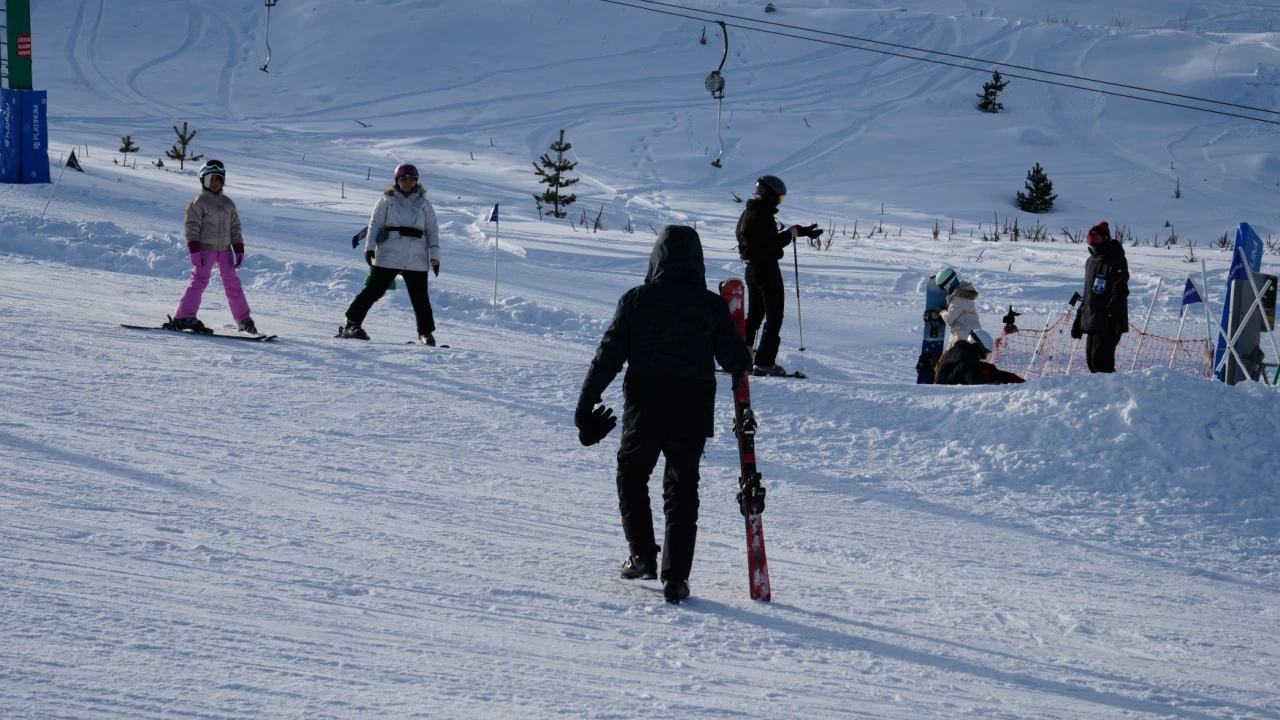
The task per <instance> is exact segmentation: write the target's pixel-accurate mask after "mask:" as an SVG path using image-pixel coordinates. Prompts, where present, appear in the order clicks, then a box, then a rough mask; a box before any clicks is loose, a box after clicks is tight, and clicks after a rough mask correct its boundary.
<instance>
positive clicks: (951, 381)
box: [933, 330, 1025, 385]
mask: <svg viewBox="0 0 1280 720" xmlns="http://www.w3.org/2000/svg"><path fill="white" fill-rule="evenodd" d="M994 347H995V342H994V341H992V339H991V334H990V333H988V332H987V331H986V330H974V331H973V332H972V333H970V335H969V339H968V340H957V341H956V343H955V344H954V345H952V346H951V347H950V348H949V349H948V350H947V351H946V352H945V353H943V355H942V359H941V360H939V361H938V369H937V370H936V371H935V377H934V381H933V382H934V384H936V385H1004V384H1005V383H1020V382H1025V381H1024V380H1023V379H1022V378H1021V377H1019V376H1017V375H1015V374H1013V373H1011V372H1007V371H1005V370H1001V369H1000V368H998V367H996V366H995V365H992V364H991V363H989V362H984V360H983V359H984V358H985V357H986V356H987V355H989V354H991V348H994Z"/></svg>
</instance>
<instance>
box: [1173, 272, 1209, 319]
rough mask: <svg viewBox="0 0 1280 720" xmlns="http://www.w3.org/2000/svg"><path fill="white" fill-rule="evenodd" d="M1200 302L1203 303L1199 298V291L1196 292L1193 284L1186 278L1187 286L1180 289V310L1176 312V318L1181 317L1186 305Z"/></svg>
mask: <svg viewBox="0 0 1280 720" xmlns="http://www.w3.org/2000/svg"><path fill="white" fill-rule="evenodd" d="M1202 302H1204V299H1203V298H1201V297H1200V291H1198V290H1196V286H1195V283H1193V282H1191V278H1187V286H1186V287H1185V288H1183V289H1182V308H1181V309H1179V310H1178V316H1179V317H1181V316H1182V313H1183V312H1184V311H1185V310H1186V309H1187V306H1188V305H1193V304H1195V303H1202Z"/></svg>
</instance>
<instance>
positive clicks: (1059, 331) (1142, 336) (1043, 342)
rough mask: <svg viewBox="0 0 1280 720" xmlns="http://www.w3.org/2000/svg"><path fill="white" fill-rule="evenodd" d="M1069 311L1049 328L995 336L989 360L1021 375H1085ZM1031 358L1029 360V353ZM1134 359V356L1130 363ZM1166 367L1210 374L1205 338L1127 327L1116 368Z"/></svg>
mask: <svg viewBox="0 0 1280 720" xmlns="http://www.w3.org/2000/svg"><path fill="white" fill-rule="evenodd" d="M1073 319H1074V318H1073V316H1072V314H1071V313H1070V312H1065V313H1063V314H1062V317H1060V318H1058V319H1057V320H1055V321H1054V322H1053V323H1052V324H1051V325H1049V329H1048V330H1031V329H1026V328H1018V329H1016V330H1014V331H1013V332H1007V333H1004V334H1002V335H1000V336H998V337H997V338H996V348H995V352H994V353H992V360H991V361H992V362H993V363H995V364H996V365H998V366H999V367H1000V369H1001V370H1008V371H1009V372H1014V373H1017V374H1019V375H1022V376H1023V377H1025V378H1026V379H1028V380H1031V379H1034V378H1042V377H1052V376H1055V375H1087V374H1089V366H1088V363H1087V362H1086V361H1085V356H1084V348H1085V340H1086V338H1080V339H1079V340H1075V339H1073V338H1072V337H1071V323H1072V320H1073ZM1033 356H1034V357H1035V361H1034V363H1033V362H1032V357H1033ZM1134 358H1137V362H1136V364H1135V362H1134ZM1152 367H1167V368H1171V369H1173V370H1177V371H1178V372H1182V373H1186V374H1188V375H1193V376H1195V377H1205V378H1207V377H1209V372H1210V369H1211V367H1212V355H1211V354H1210V353H1209V344H1208V343H1207V342H1206V341H1205V339H1204V338H1183V339H1181V340H1174V339H1173V338H1167V337H1161V336H1159V335H1153V334H1151V333H1143V332H1141V331H1140V330H1139V329H1138V327H1137V326H1136V325H1133V324H1132V323H1130V325H1129V332H1127V333H1125V334H1124V336H1123V337H1122V338H1121V339H1120V345H1119V346H1117V347H1116V370H1117V371H1121V372H1123V371H1127V370H1130V369H1134V370H1144V369H1146V368H1152Z"/></svg>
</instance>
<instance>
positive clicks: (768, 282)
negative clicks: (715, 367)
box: [735, 175, 822, 376]
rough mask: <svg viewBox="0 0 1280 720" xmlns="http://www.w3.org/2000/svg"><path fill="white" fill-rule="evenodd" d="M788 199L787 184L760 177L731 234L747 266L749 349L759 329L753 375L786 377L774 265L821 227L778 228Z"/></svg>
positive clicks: (780, 302)
mask: <svg viewBox="0 0 1280 720" xmlns="http://www.w3.org/2000/svg"><path fill="white" fill-rule="evenodd" d="M786 196H787V186H786V184H784V183H783V182H782V180H781V179H780V178H778V177H776V176H774V175H762V176H760V177H759V178H758V179H757V180H756V187H755V196H754V197H752V198H751V199H750V200H747V206H746V208H745V209H744V210H743V211H742V216H741V217H739V218H738V226H737V229H736V231H735V234H736V235H737V239H738V256H739V257H741V258H742V262H743V263H745V264H746V266H747V269H746V273H745V275H746V281H747V345H749V346H752V345H755V340H756V333H757V332H759V330H760V327H761V325H762V324H763V326H764V332H763V333H762V334H761V335H760V345H759V347H757V348H756V351H755V369H754V371H753V374H754V375H758V376H759V375H775V376H781V375H786V374H787V371H786V370H785V369H784V368H783V367H782V366H780V365H778V362H777V358H778V346H779V344H780V343H781V338H780V337H779V333H780V332H781V331H782V313H783V306H784V304H785V303H784V297H785V294H784V292H783V287H782V269H781V268H780V267H779V266H778V261H779V260H781V259H782V257H783V254H784V250H785V248H786V247H787V245H790V244H791V243H792V241H794V240H795V239H796V238H798V237H806V238H817V237H819V236H820V235H822V229H821V228H819V227H818V225H817V223H814V224H812V225H808V226H806V227H801V226H799V225H792V226H791V227H789V228H786V229H784V230H779V226H778V223H777V220H776V219H775V217H774V216H776V215H777V214H778V205H779V204H781V203H782V200H783V199H784V198H785V197H786Z"/></svg>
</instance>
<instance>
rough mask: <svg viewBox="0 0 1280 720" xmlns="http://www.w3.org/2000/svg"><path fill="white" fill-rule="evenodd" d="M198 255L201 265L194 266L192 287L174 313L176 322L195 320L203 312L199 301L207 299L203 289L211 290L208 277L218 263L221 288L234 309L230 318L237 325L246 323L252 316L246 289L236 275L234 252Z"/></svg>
mask: <svg viewBox="0 0 1280 720" xmlns="http://www.w3.org/2000/svg"><path fill="white" fill-rule="evenodd" d="M193 255H195V254H194V253H193ZM198 255H199V258H200V264H199V265H195V264H194V263H193V267H192V268H191V284H190V285H188V286H187V291H186V292H184V293H183V294H182V300H181V301H180V302H179V303H178V311H177V312H175V313H174V314H173V319H174V320H181V319H182V318H193V317H195V316H196V314H197V313H199V312H200V300H201V298H202V297H203V296H204V289H205V288H207V287H209V276H210V275H211V274H212V273H213V266H214V264H215V263H216V264H217V266H218V275H219V276H220V277H221V278H222V289H223V290H226V292H227V304H228V305H230V306H231V316H232V317H234V318H235V320H236V322H237V323H239V322H243V321H244V320H245V318H247V317H249V301H248V300H246V299H245V297H244V288H243V287H242V286H241V285H240V278H239V277H238V276H237V275H236V260H235V253H233V252H231V251H230V250H223V251H222V252H217V251H215V250H201V251H200V252H199V253H198ZM193 259H194V257H193Z"/></svg>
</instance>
